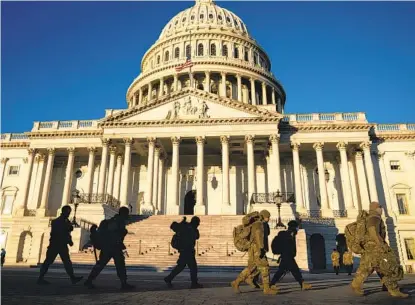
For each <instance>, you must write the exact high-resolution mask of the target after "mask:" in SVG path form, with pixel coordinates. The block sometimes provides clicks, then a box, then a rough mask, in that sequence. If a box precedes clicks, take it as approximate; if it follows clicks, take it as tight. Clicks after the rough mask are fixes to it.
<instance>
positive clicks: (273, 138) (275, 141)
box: [269, 134, 280, 144]
mask: <svg viewBox="0 0 415 305" xmlns="http://www.w3.org/2000/svg"><path fill="white" fill-rule="evenodd" d="M269 141H270V142H271V143H272V144H278V143H279V142H280V135H279V134H272V135H270V136H269Z"/></svg>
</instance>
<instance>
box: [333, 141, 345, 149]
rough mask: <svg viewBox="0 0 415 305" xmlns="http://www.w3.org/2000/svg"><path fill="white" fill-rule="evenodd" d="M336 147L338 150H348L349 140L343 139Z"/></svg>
mask: <svg viewBox="0 0 415 305" xmlns="http://www.w3.org/2000/svg"><path fill="white" fill-rule="evenodd" d="M336 147H337V149H338V150H346V148H347V142H343V141H341V142H339V143H337V144H336Z"/></svg>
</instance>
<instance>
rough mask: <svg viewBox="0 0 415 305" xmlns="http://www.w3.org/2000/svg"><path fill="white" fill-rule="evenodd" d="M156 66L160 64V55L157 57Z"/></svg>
mask: <svg viewBox="0 0 415 305" xmlns="http://www.w3.org/2000/svg"><path fill="white" fill-rule="evenodd" d="M157 64H160V55H158V56H157Z"/></svg>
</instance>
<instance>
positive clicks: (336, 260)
mask: <svg viewBox="0 0 415 305" xmlns="http://www.w3.org/2000/svg"><path fill="white" fill-rule="evenodd" d="M331 263H332V264H333V268H334V271H335V272H336V275H338V274H339V270H340V253H339V252H338V251H333V252H332V253H331Z"/></svg>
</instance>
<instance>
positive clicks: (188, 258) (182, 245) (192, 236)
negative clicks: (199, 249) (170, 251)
mask: <svg viewBox="0 0 415 305" xmlns="http://www.w3.org/2000/svg"><path fill="white" fill-rule="evenodd" d="M199 224H200V218H199V217H197V216H194V217H192V219H191V220H190V223H188V222H186V218H184V219H183V221H182V222H180V223H179V224H177V223H176V224H174V226H172V227H171V228H172V229H174V230H175V231H176V234H177V235H178V241H177V248H178V251H179V253H180V255H179V259H178V260H177V266H176V267H175V268H174V269H173V270H172V271H171V273H170V274H169V275H168V276H166V277H165V278H164V281H165V282H166V284H167V286H169V287H172V286H173V285H172V283H171V282H172V281H173V279H174V278H175V277H176V275H178V274H179V273H180V272H182V271H183V269H184V268H185V267H186V265H187V266H188V267H189V269H190V279H191V281H192V285H191V287H190V288H192V289H196V288H202V287H203V286H202V285H201V284H199V283H198V279H197V262H196V257H195V255H196V253H195V245H196V240H198V239H199V230H198V227H199Z"/></svg>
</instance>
